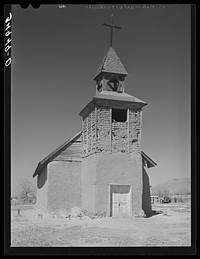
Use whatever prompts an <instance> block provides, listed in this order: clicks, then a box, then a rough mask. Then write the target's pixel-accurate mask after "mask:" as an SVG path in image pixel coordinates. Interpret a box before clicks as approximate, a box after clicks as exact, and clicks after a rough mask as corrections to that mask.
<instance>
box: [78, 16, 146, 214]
mask: <svg viewBox="0 0 200 259" xmlns="http://www.w3.org/2000/svg"><path fill="white" fill-rule="evenodd" d="M104 25H106V26H109V27H110V28H111V40H110V47H109V49H108V51H107V52H106V55H105V56H104V58H103V59H102V62H101V64H100V66H99V68H98V70H97V73H96V74H95V77H94V80H95V83H96V95H95V96H94V97H93V99H92V100H91V101H90V102H89V103H88V104H87V105H86V106H85V107H84V108H83V109H82V110H81V112H80V116H81V117H82V156H83V160H82V208H85V209H87V210H90V211H94V212H97V211H104V212H106V215H107V216H132V215H135V214H141V213H142V155H141V118H142V107H143V106H145V105H146V104H147V103H146V102H143V101H141V100H140V99H138V98H136V97H134V96H131V95H129V94H127V93H125V78H126V76H127V75H128V73H127V71H126V70H125V68H124V66H123V64H122V62H121V61H120V59H119V57H118V55H117V53H116V51H115V50H114V48H113V47H112V35H113V28H118V29H121V28H120V27H118V26H114V24H113V17H111V25H108V24H104Z"/></svg>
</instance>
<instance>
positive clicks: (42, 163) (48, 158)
mask: <svg viewBox="0 0 200 259" xmlns="http://www.w3.org/2000/svg"><path fill="white" fill-rule="evenodd" d="M81 135H82V131H79V132H78V133H77V134H76V135H75V136H74V137H73V138H71V139H68V140H67V141H66V142H65V143H64V144H63V145H61V146H60V147H58V148H57V149H56V150H54V151H53V152H52V153H50V154H49V155H48V156H46V157H45V158H44V159H43V160H42V161H40V162H39V163H38V166H37V168H36V169H35V172H34V174H33V178H34V177H35V176H36V175H38V174H40V172H41V171H42V170H43V169H44V167H45V166H46V165H47V164H48V163H49V162H51V161H52V160H53V159H54V158H55V157H56V156H58V155H59V154H60V153H61V152H62V151H63V150H65V149H66V148H67V147H69V146H70V145H71V144H72V143H73V142H74V141H76V140H77V139H78V138H80V136H81Z"/></svg>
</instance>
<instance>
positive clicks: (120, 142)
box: [112, 121, 128, 152]
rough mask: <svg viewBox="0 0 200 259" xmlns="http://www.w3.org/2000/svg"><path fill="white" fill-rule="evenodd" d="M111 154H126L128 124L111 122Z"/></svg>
mask: <svg viewBox="0 0 200 259" xmlns="http://www.w3.org/2000/svg"><path fill="white" fill-rule="evenodd" d="M112 152H128V122H127V121H126V122H112Z"/></svg>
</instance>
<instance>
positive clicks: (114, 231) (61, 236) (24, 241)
mask: <svg viewBox="0 0 200 259" xmlns="http://www.w3.org/2000/svg"><path fill="white" fill-rule="evenodd" d="M153 209H154V210H155V211H160V212H162V213H158V214H155V215H154V216H152V217H149V218H135V217H130V218H98V219H93V220H92V219H90V218H88V217H83V219H82V220H80V219H79V218H72V219H71V220H69V219H66V218H65V217H59V216H58V215H57V216H54V217H52V215H48V214H44V215H43V217H42V218H38V214H37V211H36V210H35V208H34V207H31V208H28V209H26V207H25V208H24V209H23V210H21V216H20V217H18V216H17V210H16V208H15V210H13V211H12V222H11V230H12V232H11V246H12V247H55V246H57V247H63V246H64V247H69V246H75V247H77V246H100V247H103V246H119V247H120V246H190V245H191V236H190V232H191V217H190V204H157V205H154V206H153Z"/></svg>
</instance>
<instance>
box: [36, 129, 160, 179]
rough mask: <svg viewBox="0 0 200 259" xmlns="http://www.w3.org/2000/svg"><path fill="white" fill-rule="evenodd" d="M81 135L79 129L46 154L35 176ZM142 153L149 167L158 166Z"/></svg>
mask: <svg viewBox="0 0 200 259" xmlns="http://www.w3.org/2000/svg"><path fill="white" fill-rule="evenodd" d="M81 136H82V131H79V132H78V133H77V134H76V135H75V136H74V137H72V138H71V139H68V140H67V141H66V142H65V143H64V144H63V145H61V146H60V147H58V148H57V149H56V150H54V151H53V152H52V153H50V154H49V155H48V156H46V157H45V158H44V159H43V160H42V161H40V162H39V163H38V166H37V168H36V169H35V172H34V174H33V178H34V177H35V176H36V175H39V174H40V173H41V172H42V170H43V169H44V168H45V166H46V165H47V164H48V163H49V162H51V161H52V160H54V158H55V157H57V156H59V154H60V153H61V152H63V151H64V150H65V149H67V148H68V147H70V146H71V145H72V144H73V143H74V142H75V141H76V140H78V139H79V138H80V137H81ZM141 154H142V158H143V159H144V160H145V161H146V163H147V167H148V168H149V167H154V166H156V163H155V162H154V161H153V160H152V159H151V158H150V157H148V156H147V155H146V154H145V153H144V152H143V151H142V153H141ZM80 161H81V160H80Z"/></svg>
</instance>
